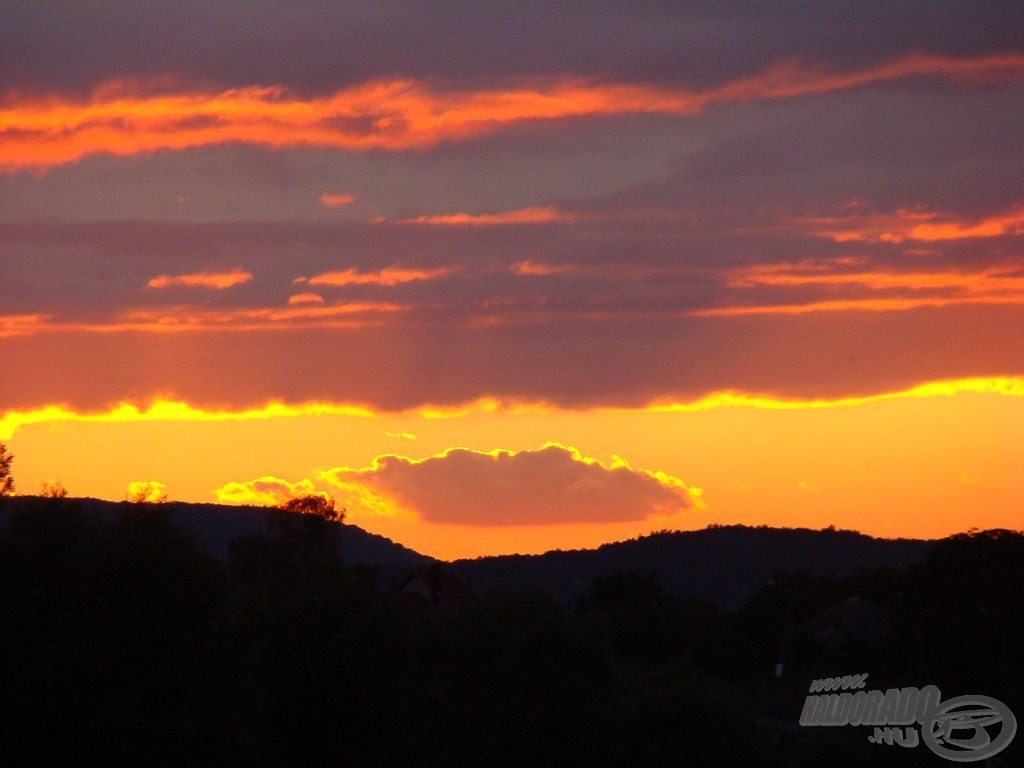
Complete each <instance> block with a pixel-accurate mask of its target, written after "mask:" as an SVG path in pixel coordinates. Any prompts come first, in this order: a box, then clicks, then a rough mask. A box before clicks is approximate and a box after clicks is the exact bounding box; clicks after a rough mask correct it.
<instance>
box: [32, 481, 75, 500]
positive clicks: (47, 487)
mask: <svg viewBox="0 0 1024 768" xmlns="http://www.w3.org/2000/svg"><path fill="white" fill-rule="evenodd" d="M39 495H40V496H43V497H44V498H47V499H65V498H67V495H68V489H67V488H65V487H64V485H63V484H62V483H61V481H60V480H47V481H46V482H45V483H43V487H42V489H40V491H39Z"/></svg>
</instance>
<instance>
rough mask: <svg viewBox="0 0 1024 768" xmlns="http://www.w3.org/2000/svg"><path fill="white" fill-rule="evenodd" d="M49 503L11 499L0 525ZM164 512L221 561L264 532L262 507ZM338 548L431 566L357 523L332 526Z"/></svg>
mask: <svg viewBox="0 0 1024 768" xmlns="http://www.w3.org/2000/svg"><path fill="white" fill-rule="evenodd" d="M74 501H75V502H76V503H77V504H79V505H80V508H81V509H82V511H83V512H86V513H88V514H95V515H99V516H100V517H103V518H106V519H110V518H112V517H114V515H115V514H116V513H117V512H118V511H120V510H124V509H130V508H131V507H132V506H134V504H133V503H132V502H127V501H122V502H115V501H103V500H101V499H75V500H74ZM49 504H50V500H49V499H45V498H42V497H39V496H15V497H13V498H10V499H8V500H7V503H6V509H5V508H4V507H3V506H0V527H2V526H3V525H4V524H5V523H4V521H5V516H6V515H7V514H8V513H11V512H16V511H26V512H31V511H33V510H43V509H45V508H46V507H47V506H48V505H49ZM159 506H160V508H161V509H163V510H165V511H168V512H169V513H170V514H171V517H172V518H173V519H174V521H175V522H176V523H178V524H180V525H182V526H183V527H184V528H185V529H187V530H188V531H190V532H191V533H192V534H193V536H194V537H195V539H196V542H197V543H198V544H199V545H200V546H201V547H202V548H203V549H205V550H206V551H207V552H208V553H209V554H211V555H213V556H215V557H217V558H218V559H220V560H224V559H225V558H226V557H227V554H228V546H229V545H230V543H231V542H232V541H234V540H235V539H240V538H244V537H248V536H259V535H262V534H263V533H265V532H266V527H267V508H266V507H253V506H227V505H224V504H190V503H185V502H179V501H170V502H164V503H162V504H160V505H159ZM337 534H338V547H339V549H340V551H341V552H342V553H343V554H344V557H345V559H346V561H347V562H349V563H351V564H353V565H360V564H362V565H375V566H394V567H405V568H408V567H415V566H419V565H424V564H427V563H430V562H433V558H430V557H427V556H426V555H421V554H420V553H419V552H416V551H414V550H412V549H409V548H408V547H404V546H402V545H401V544H398V543H396V542H394V541H392V540H391V539H388V538H386V537H384V536H378V535H377V534H375V533H370V532H369V531H365V530H363V529H362V528H360V527H359V526H357V525H348V524H345V523H338V524H337Z"/></svg>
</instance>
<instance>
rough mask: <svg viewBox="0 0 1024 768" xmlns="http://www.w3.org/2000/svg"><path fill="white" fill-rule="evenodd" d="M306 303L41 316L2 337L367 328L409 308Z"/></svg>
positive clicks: (385, 304)
mask: <svg viewBox="0 0 1024 768" xmlns="http://www.w3.org/2000/svg"><path fill="white" fill-rule="evenodd" d="M300 295H303V296H305V297H306V299H308V300H303V301H301V302H289V306H288V307H252V308H244V309H225V310H215V309H204V308H202V307H193V306H188V305H181V306H175V307H161V308H159V309H134V310H129V311H127V312H121V313H118V314H117V315H114V316H113V317H111V318H110V319H107V320H102V321H100V320H97V321H93V322H88V321H77V320H71V321H63V320H58V319H55V318H53V317H49V316H48V317H45V318H43V317H40V318H39V319H38V320H36V321H33V322H27V321H26V322H22V323H12V324H11V327H10V330H9V332H7V333H4V327H3V324H2V322H0V337H2V336H4V335H8V336H16V335H29V334H34V333H63V332H69V331H72V332H78V333H126V332H143V333H196V332H203V331H211V330H216V331H235V332H243V331H260V330H269V329H280V328H296V327H302V328H335V329H338V328H363V327H366V326H368V325H372V324H374V323H379V322H381V320H382V319H383V318H384V317H385V316H388V315H393V314H395V313H399V312H405V311H407V310H408V307H406V306H403V305H401V304H395V303H389V302H374V301H364V302H347V303H341V304H334V305H331V306H316V305H317V304H318V303H319V302H316V301H314V300H311V299H309V297H310V296H312V295H314V294H300Z"/></svg>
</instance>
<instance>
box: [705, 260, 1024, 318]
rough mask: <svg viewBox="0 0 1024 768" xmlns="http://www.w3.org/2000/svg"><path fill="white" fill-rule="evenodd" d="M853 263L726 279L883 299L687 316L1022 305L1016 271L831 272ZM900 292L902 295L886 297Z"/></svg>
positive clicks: (789, 267)
mask: <svg viewBox="0 0 1024 768" xmlns="http://www.w3.org/2000/svg"><path fill="white" fill-rule="evenodd" d="M855 264H856V262H850V261H849V260H844V262H837V261H835V260H825V261H808V262H801V263H797V264H792V263H783V264H767V265H757V266H753V267H745V268H743V269H738V270H733V271H732V272H730V274H729V277H728V279H727V283H728V285H730V286H731V287H733V288H751V287H756V286H767V287H788V286H816V287H823V288H832V287H853V288H863V289H864V290H866V291H871V292H879V291H884V292H886V294H887V295H885V296H873V295H870V294H867V295H864V296H859V297H854V298H842V299H824V300H815V301H808V302H805V303H800V304H792V303H779V304H758V305H743V304H740V305H732V306H726V307H713V308H710V309H702V310H696V311H693V312H691V313H689V314H691V315H694V316H703V317H709V316H710V317H715V316H718V317H729V316H739V315H752V314H803V313H808V312H838V311H849V310H867V311H876V312H882V311H899V310H907V309H916V308H919V307H946V306H953V305H964V304H1003V305H1005V304H1024V275H1022V274H1021V270H1020V268H1019V267H1018V266H1014V265H1009V266H997V267H990V268H988V269H984V270H980V271H973V272H972V271H967V270H932V271H906V272H895V271H884V270H861V271H857V270H856V269H853V270H850V271H829V270H837V269H844V268H849V267H850V266H853V265H855ZM901 289H902V290H904V291H905V292H906V293H905V294H904V295H897V296H893V295H890V294H892V293H893V292H894V291H899V290H901Z"/></svg>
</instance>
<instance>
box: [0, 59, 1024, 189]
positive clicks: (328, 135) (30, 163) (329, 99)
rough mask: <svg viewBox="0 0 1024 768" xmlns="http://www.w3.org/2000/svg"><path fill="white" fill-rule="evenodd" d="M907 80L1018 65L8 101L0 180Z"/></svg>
mask: <svg viewBox="0 0 1024 768" xmlns="http://www.w3.org/2000/svg"><path fill="white" fill-rule="evenodd" d="M916 77H932V78H941V79H945V80H949V81H952V82H954V83H958V84H961V85H973V84H998V83H1018V82H1020V81H1021V80H1022V79H1024V55H1021V54H1000V55H991V56H984V57H979V58H974V59H967V58H950V57H943V56H930V55H925V54H911V55H908V56H904V57H902V58H899V59H895V60H893V61H890V62H887V63H884V64H881V65H878V66H874V67H869V68H866V69H861V70H855V71H850V72H839V73H835V72H828V71H824V70H822V69H820V68H815V67H811V66H806V65H802V64H799V63H796V62H782V63H780V64H777V65H775V66H773V67H771V68H769V69H768V70H766V71H764V72H762V73H759V74H755V75H751V76H749V77H745V78H741V79H739V80H734V81H731V82H727V83H725V84H722V85H719V86H717V87H715V88H712V89H709V90H705V91H694V90H687V89H682V88H668V87H656V86H648V85H640V84H622V83H619V84H599V83H594V82H589V81H586V80H583V79H573V78H566V77H556V78H535V79H534V80H532V81H530V82H529V83H528V84H526V85H518V86H511V87H506V88H504V89H501V88H496V89H491V90H479V91H453V90H441V89H434V88H433V87H432V86H431V85H428V84H426V83H423V82H419V81H415V80H391V81H376V82H369V83H365V84H362V85H357V86H353V87H349V88H346V89H343V90H341V91H338V92H337V93H335V94H333V95H329V96H325V97H320V98H311V99H308V100H303V99H298V98H295V97H291V96H289V95H288V94H287V93H286V92H285V90H284V89H282V88H280V87H258V86H251V87H243V88H236V89H233V90H228V91H224V92H221V93H202V92H181V93H173V94H165V95H146V94H144V93H138V92H134V91H133V90H132V88H131V87H129V86H128V85H127V84H125V83H110V84H107V85H106V86H104V87H102V88H99V89H97V90H96V91H95V92H94V93H93V96H92V97H91V99H89V100H87V101H70V100H65V99H62V98H61V97H58V96H50V97H48V98H45V99H37V100H19V99H17V98H16V97H13V96H9V97H8V98H7V99H6V102H5V103H4V105H3V107H2V108H0V169H2V170H3V171H6V172H15V171H19V170H25V169H35V170H45V169H48V168H53V167H55V166H59V165H63V164H66V163H72V162H75V161H77V160H79V159H81V158H83V157H86V156H89V155H93V154H97V153H106V154H112V155H119V156H130V155H137V154H141V153H147V152H155V151H157V150H179V151H180V150H185V149H189V148H193V147H203V146H213V145H219V144H225V143H231V142H242V143H248V144H255V145H260V146H267V147H294V146H316V147H330V148H335V149H343V150H355V151H365V150H374V149H376V150H387V151H406V150H419V149H426V148H430V147H433V146H436V145H437V144H439V143H441V142H444V141H455V140H464V139H467V138H472V137H475V136H480V135H484V134H488V133H492V132H494V131H497V130H500V129H501V128H502V127H504V126H507V125H509V124H512V123H515V122H519V121H524V120H553V119H561V118H569V117H587V116H601V115H619V114H630V113H653V114H676V115H692V114H697V113H699V112H701V111H703V110H705V109H707V108H709V107H711V106H713V105H716V104H728V103H742V102H751V101H759V100H782V99H792V98H797V97H801V96H808V95H814V94H821V93H830V92H836V91H843V90H849V89H853V88H859V87H864V86H868V85H873V84H878V83H887V82H894V81H899V80H904V79H907V78H916Z"/></svg>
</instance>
